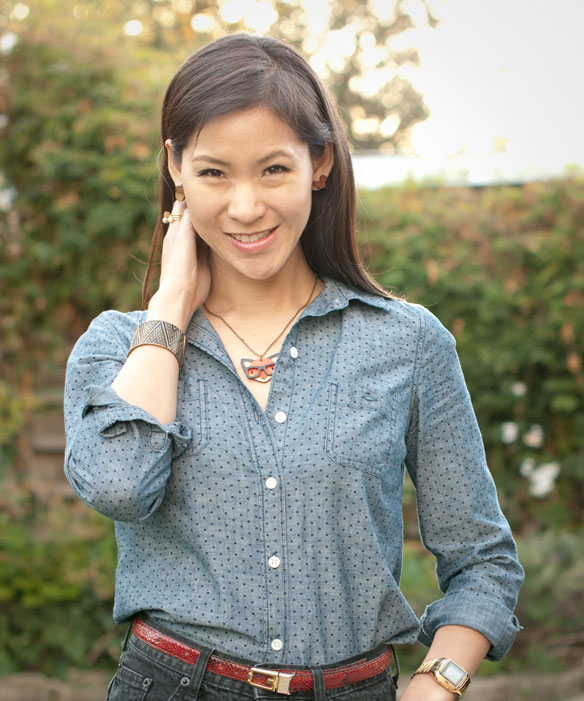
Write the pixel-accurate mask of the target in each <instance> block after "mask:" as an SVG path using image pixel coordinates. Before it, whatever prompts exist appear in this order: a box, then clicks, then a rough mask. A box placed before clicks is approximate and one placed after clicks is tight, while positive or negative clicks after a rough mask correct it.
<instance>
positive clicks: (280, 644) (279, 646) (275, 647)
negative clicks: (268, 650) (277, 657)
mask: <svg viewBox="0 0 584 701" xmlns="http://www.w3.org/2000/svg"><path fill="white" fill-rule="evenodd" d="M283 647H284V643H283V642H282V641H281V640H280V638H274V640H272V650H276V651H278V650H281V649H282V648H283Z"/></svg>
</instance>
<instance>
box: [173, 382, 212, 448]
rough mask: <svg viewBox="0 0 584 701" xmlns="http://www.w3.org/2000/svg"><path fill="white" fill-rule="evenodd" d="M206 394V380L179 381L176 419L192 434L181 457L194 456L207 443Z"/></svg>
mask: <svg viewBox="0 0 584 701" xmlns="http://www.w3.org/2000/svg"><path fill="white" fill-rule="evenodd" d="M207 392H208V389H207V382H206V380H201V379H197V378H196V377H186V378H185V379H184V380H180V381H179V385H178V392H177V418H178V420H179V421H181V422H182V423H183V424H185V426H188V427H189V428H190V429H191V430H192V432H193V438H192V440H191V443H190V445H189V446H188V448H187V449H186V450H185V452H184V453H183V455H196V454H197V453H200V452H201V451H202V450H203V448H204V447H205V446H206V445H207V443H208V442H209V420H208V411H207Z"/></svg>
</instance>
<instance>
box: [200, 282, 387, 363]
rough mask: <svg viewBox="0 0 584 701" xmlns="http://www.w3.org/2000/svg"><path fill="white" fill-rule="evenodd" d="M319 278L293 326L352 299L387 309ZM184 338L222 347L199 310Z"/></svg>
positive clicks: (366, 294) (377, 299)
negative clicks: (317, 291)
mask: <svg viewBox="0 0 584 701" xmlns="http://www.w3.org/2000/svg"><path fill="white" fill-rule="evenodd" d="M321 279H322V281H323V283H324V287H323V289H322V291H321V293H320V294H319V295H318V297H316V299H314V300H313V301H312V302H311V303H310V304H309V305H308V307H306V309H305V310H304V311H303V312H302V314H301V315H300V316H299V317H298V319H297V320H296V323H298V320H300V319H302V318H304V317H307V316H326V314H329V313H330V312H332V311H338V310H340V309H345V307H348V306H349V303H350V302H351V301H352V300H357V301H359V302H363V303H364V304H368V305H369V306H371V307H377V308H378V309H383V310H385V311H388V309H389V306H388V302H390V300H389V299H387V298H385V297H380V296H378V295H374V294H371V293H370V292H363V291H362V290H358V289H355V288H354V287H350V286H349V285H347V284H345V283H343V282H340V281H338V280H334V279H333V278H330V277H326V276H321ZM186 336H187V340H188V341H190V342H191V343H195V344H196V345H198V346H201V347H203V348H205V349H207V350H208V351H211V352H213V351H215V352H217V350H218V349H219V348H220V347H222V344H221V342H220V341H219V338H218V336H217V334H216V333H215V330H214V329H213V327H212V326H211V324H210V323H209V320H208V319H207V317H206V316H205V315H204V314H203V312H202V311H201V310H200V309H198V310H197V311H196V312H195V314H194V316H193V318H192V319H191V321H190V323H189V326H188V328H187V332H186Z"/></svg>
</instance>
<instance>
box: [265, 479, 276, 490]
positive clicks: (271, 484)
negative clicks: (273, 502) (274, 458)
mask: <svg viewBox="0 0 584 701" xmlns="http://www.w3.org/2000/svg"><path fill="white" fill-rule="evenodd" d="M277 486H278V480H277V479H276V478H275V477H268V479H267V480H266V487H267V488H268V489H276V487H277Z"/></svg>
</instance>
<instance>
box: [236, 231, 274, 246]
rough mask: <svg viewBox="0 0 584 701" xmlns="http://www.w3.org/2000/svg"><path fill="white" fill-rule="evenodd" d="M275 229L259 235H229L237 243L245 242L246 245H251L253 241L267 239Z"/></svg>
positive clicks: (261, 232)
mask: <svg viewBox="0 0 584 701" xmlns="http://www.w3.org/2000/svg"><path fill="white" fill-rule="evenodd" d="M272 231H273V229H266V231H260V233H259V234H251V235H248V234H229V235H230V236H231V237H232V238H234V239H236V240H237V241H244V242H245V243H251V242H252V241H259V240H260V239H265V238H266V236H269V235H270V234H271V233H272Z"/></svg>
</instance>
